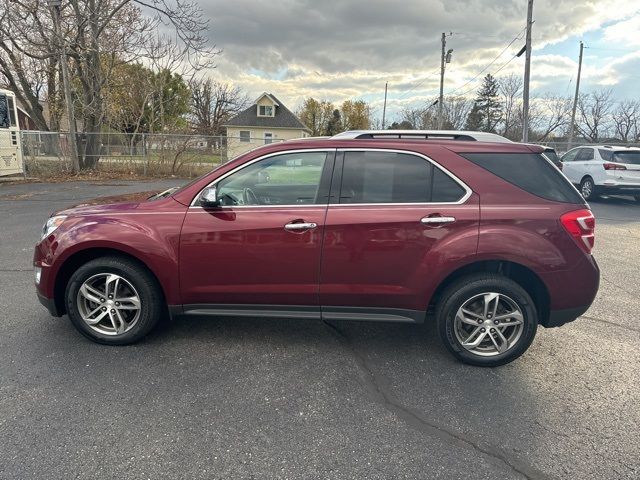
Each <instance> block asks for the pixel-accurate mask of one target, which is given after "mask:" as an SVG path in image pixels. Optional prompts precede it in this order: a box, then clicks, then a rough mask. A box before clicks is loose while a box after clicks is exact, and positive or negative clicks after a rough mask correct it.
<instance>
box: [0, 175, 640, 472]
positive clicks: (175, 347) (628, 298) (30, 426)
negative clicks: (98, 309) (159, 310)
mask: <svg viewBox="0 0 640 480" xmlns="http://www.w3.org/2000/svg"><path fill="white" fill-rule="evenodd" d="M179 183H180V181H177V180H176V181H163V182H149V183H133V182H122V181H108V182H102V183H97V184H96V183H94V184H87V183H81V182H77V183H61V184H22V185H0V212H1V213H0V478H11V479H27V478H46V479H55V478H60V479H62V478H65V479H66V478H256V479H263V478H264V479H266V478H289V479H297V478H331V479H334V478H335V479H340V478H344V479H353V478H367V479H387V478H470V479H481V478H491V479H497V478H522V477H525V478H532V479H533V478H566V479H576V478H607V479H608V478H629V479H631V478H635V479H637V478H639V477H640V368H639V366H640V313H639V312H640V296H639V293H640V287H639V286H640V204H637V203H635V202H633V201H632V200H630V199H626V200H625V199H613V198H611V199H605V200H602V201H600V202H598V203H593V204H592V207H593V209H594V212H595V214H596V218H597V222H598V224H597V236H596V248H595V256H596V258H597V260H598V262H599V264H600V267H601V269H602V279H601V280H602V282H601V288H600V292H599V294H598V297H597V299H596V301H595V303H594V305H593V306H592V308H591V309H590V310H589V311H588V312H587V313H586V314H585V316H584V317H582V318H581V319H579V320H578V321H576V322H574V323H572V324H570V325H567V326H565V327H563V328H560V329H553V330H545V329H542V328H541V329H539V331H538V335H537V338H536V340H535V342H534V344H533V346H532V347H531V349H530V350H529V352H528V353H526V354H525V355H524V356H523V357H521V358H520V359H519V360H517V361H516V362H514V363H512V364H510V365H507V366H504V367H501V368H497V369H480V368H475V367H469V366H465V365H462V364H460V363H457V362H456V361H455V360H454V359H453V358H452V357H451V356H450V355H449V354H448V353H447V352H446V351H445V349H444V347H442V346H441V345H440V343H439V340H438V338H437V333H436V330H435V328H434V326H433V325H431V324H429V323H427V324H425V325H419V326H413V325H386V324H373V325H372V324H361V323H336V324H335V327H332V326H329V325H327V324H324V323H322V322H314V321H306V320H305V321H293V320H251V319H243V320H239V319H224V318H220V319H217V318H204V319H203V318H200V319H197V318H196V319H194V318H187V319H181V320H178V321H175V322H171V323H167V324H165V325H163V326H162V327H161V329H160V330H159V331H158V332H157V333H155V334H153V335H152V336H151V337H150V338H148V339H147V340H146V341H144V342H143V343H140V344H138V345H134V346H129V347H106V346H101V345H97V344H93V343H91V342H90V341H88V340H86V339H85V338H84V337H82V336H81V335H80V334H79V333H77V332H76V331H75V330H74V329H73V327H72V326H71V325H70V323H69V322H68V320H67V319H66V317H64V318H63V319H54V318H51V317H50V316H49V315H48V313H47V312H46V311H45V310H44V308H42V307H41V306H40V304H39V303H38V302H37V300H36V296H35V291H34V288H33V274H32V270H31V259H32V252H33V244H34V243H35V242H36V241H37V239H38V237H39V232H40V229H41V226H42V223H43V221H44V220H45V219H46V217H47V216H48V215H49V213H50V212H51V211H53V210H55V209H59V208H63V207H65V206H67V205H70V204H74V203H78V202H80V201H82V200H86V199H89V198H93V197H96V196H103V195H114V194H118V193H121V192H134V191H141V190H150V189H162V188H167V187H169V186H173V185H176V184H179Z"/></svg>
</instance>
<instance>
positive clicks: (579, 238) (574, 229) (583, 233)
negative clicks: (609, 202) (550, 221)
mask: <svg viewBox="0 0 640 480" xmlns="http://www.w3.org/2000/svg"><path fill="white" fill-rule="evenodd" d="M560 222H561V223H562V226H563V227H564V229H565V230H566V231H567V232H568V233H569V235H571V237H572V238H573V239H574V240H575V242H576V243H577V244H578V246H579V247H580V248H581V249H582V250H584V251H585V252H586V253H591V250H592V249H593V244H594V241H595V235H594V232H595V228H596V218H595V217H594V216H593V213H591V210H587V209H586V208H585V209H581V210H574V211H573V212H568V213H565V214H564V215H562V216H561V217H560Z"/></svg>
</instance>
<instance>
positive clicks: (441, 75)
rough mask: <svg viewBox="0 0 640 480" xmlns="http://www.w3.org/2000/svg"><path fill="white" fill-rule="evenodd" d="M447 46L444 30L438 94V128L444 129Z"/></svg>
mask: <svg viewBox="0 0 640 480" xmlns="http://www.w3.org/2000/svg"><path fill="white" fill-rule="evenodd" d="M446 46H447V36H446V35H445V33H444V32H442V54H441V55H440V95H439V96H438V130H442V104H443V103H444V57H445V53H444V49H445V48H446Z"/></svg>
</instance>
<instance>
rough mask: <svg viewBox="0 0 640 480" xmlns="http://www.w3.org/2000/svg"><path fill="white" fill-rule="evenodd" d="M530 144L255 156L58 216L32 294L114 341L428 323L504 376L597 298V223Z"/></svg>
mask: <svg viewBox="0 0 640 480" xmlns="http://www.w3.org/2000/svg"><path fill="white" fill-rule="evenodd" d="M487 140H489V141H487ZM543 150H544V149H543V148H542V147H536V146H531V145H522V144H517V143H511V142H508V141H506V140H505V139H503V138H502V137H498V136H496V135H493V136H492V135H490V134H481V133H477V134H476V133H473V132H446V133H443V132H415V131H410V132H398V131H391V132H390V131H384V132H346V133H344V134H340V135H338V136H336V137H333V138H322V139H305V140H294V141H288V142H284V143H278V144H271V145H266V146H264V147H261V148H258V149H256V150H253V151H251V152H249V153H246V154H244V155H242V156H240V157H238V158H236V159H234V160H232V161H230V162H229V163H226V164H224V165H221V166H220V167H218V168H216V169H215V170H213V171H212V172H211V173H209V174H207V175H205V176H203V177H201V178H199V179H197V180H195V181H193V182H192V183H190V184H188V185H187V186H185V187H182V188H180V189H178V190H175V191H168V192H164V193H163V194H158V195H155V196H152V197H150V198H132V197H129V198H125V199H121V198H120V199H119V198H111V199H104V200H106V202H103V203H108V204H89V205H84V206H77V207H75V208H71V209H68V210H64V211H61V212H58V213H56V214H54V215H53V216H52V217H51V218H49V220H48V221H47V223H46V225H45V227H44V231H43V235H42V240H41V241H40V243H38V244H37V245H36V248H35V256H34V265H35V276H36V287H37V290H38V296H39V298H40V301H41V303H43V304H44V305H45V306H46V307H47V308H48V310H49V312H50V313H51V314H52V315H54V316H61V315H62V314H65V313H66V314H68V316H69V318H70V319H71V321H72V322H73V324H74V325H75V327H76V328H77V329H78V330H79V331H80V332H81V333H82V334H84V335H85V336H87V337H89V338H90V339H92V340H94V341H96V342H100V343H106V344H112V345H122V344H127V343H131V342H135V341H137V340H140V339H141V338H142V337H144V336H145V335H147V334H148V333H149V332H150V331H151V329H152V328H153V327H154V326H155V325H156V323H157V322H158V321H159V320H160V318H162V317H164V316H166V315H170V316H172V317H173V316H176V315H222V316H227V317H228V316H251V317H273V318H287V317H288V318H291V317H294V318H301V319H302V318H309V319H322V320H325V321H330V320H369V321H386V322H413V323H419V322H424V321H425V319H426V318H431V316H430V314H433V317H434V318H435V321H436V322H437V324H438V329H439V332H440V336H441V337H442V340H443V342H444V344H445V346H446V347H447V348H448V349H449V350H450V351H451V353H453V355H455V356H456V357H457V358H458V359H460V360H462V361H464V362H467V363H471V364H474V365H483V366H495V365H501V364H504V363H507V362H509V361H511V360H513V359H515V358H517V357H518V356H520V355H521V354H522V353H523V352H524V351H525V350H526V349H527V348H528V347H529V345H530V344H531V342H532V340H533V338H534V336H535V333H536V329H537V327H538V324H540V325H542V326H545V327H557V326H560V325H562V324H564V323H566V322H570V321H572V320H575V319H576V318H577V317H578V316H580V315H582V314H583V313H584V312H585V311H586V310H587V309H588V308H589V306H590V304H591V302H592V301H593V299H594V297H595V295H596V292H597V290H598V282H599V270H598V266H597V265H596V262H595V260H594V259H593V257H592V256H591V249H592V247H593V242H594V225H595V221H594V217H593V215H592V213H591V211H590V210H589V207H588V205H587V204H586V203H585V202H584V200H583V199H582V197H581V196H580V194H579V193H578V191H577V190H576V189H575V188H574V187H573V186H572V185H571V184H570V183H569V182H568V181H567V179H566V178H565V177H564V176H563V175H562V173H560V171H559V170H558V169H557V168H555V167H554V166H553V165H552V164H551V163H550V162H549V160H548V159H546V158H545V157H544V156H543V155H541V152H543Z"/></svg>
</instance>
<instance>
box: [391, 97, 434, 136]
mask: <svg viewBox="0 0 640 480" xmlns="http://www.w3.org/2000/svg"><path fill="white" fill-rule="evenodd" d="M432 107H433V103H431V102H429V106H428V107H426V108H405V109H403V110H402V111H401V112H400V122H399V123H401V122H405V121H406V122H409V123H410V124H411V125H413V128H415V129H416V130H434V129H437V128H438V117H437V115H436V112H434V109H433V108H432Z"/></svg>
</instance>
